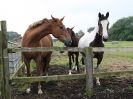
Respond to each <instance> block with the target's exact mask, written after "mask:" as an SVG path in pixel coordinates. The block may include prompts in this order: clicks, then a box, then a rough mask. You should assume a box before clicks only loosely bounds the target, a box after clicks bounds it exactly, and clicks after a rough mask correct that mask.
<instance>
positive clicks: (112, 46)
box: [105, 41, 133, 48]
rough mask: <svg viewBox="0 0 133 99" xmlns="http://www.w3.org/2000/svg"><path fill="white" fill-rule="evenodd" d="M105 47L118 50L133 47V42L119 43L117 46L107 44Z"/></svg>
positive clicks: (110, 43)
mask: <svg viewBox="0 0 133 99" xmlns="http://www.w3.org/2000/svg"><path fill="white" fill-rule="evenodd" d="M105 47H109V48H118V47H133V41H118V43H116V44H112V42H105Z"/></svg>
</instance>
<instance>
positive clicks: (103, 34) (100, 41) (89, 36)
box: [78, 12, 109, 85]
mask: <svg viewBox="0 0 133 99" xmlns="http://www.w3.org/2000/svg"><path fill="white" fill-rule="evenodd" d="M108 17H109V12H107V13H106V16H104V15H103V14H101V13H99V14H98V24H97V26H96V27H95V28H94V30H93V31H92V32H91V33H86V34H85V35H84V36H83V37H81V38H80V40H79V43H78V47H80V48H85V47H104V41H107V39H108V26H109V21H108ZM103 54H104V52H93V58H96V59H97V66H96V70H97V71H98V70H99V65H100V63H101V61H102V59H103ZM82 55H83V58H82V63H84V57H85V55H84V53H82ZM96 80H97V81H96V83H97V84H98V85H100V81H99V77H97V78H96Z"/></svg>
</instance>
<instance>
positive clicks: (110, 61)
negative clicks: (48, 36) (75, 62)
mask: <svg viewBox="0 0 133 99" xmlns="http://www.w3.org/2000/svg"><path fill="white" fill-rule="evenodd" d="M54 46H58V47H63V43H61V42H60V41H56V42H55V43H54ZM105 47H107V48H125V47H133V41H130V42H129V41H119V42H117V43H116V44H112V42H105ZM54 54H57V52H56V53H55V52H54ZM80 57H81V55H80ZM79 61H80V58H79ZM51 64H58V65H61V66H62V65H63V64H64V65H65V66H66V65H68V57H67V54H66V56H63V55H62V54H59V53H58V55H57V56H56V55H54V57H53V59H52V60H51ZM80 65H81V62H80ZM95 66H96V59H94V67H95ZM117 66H118V67H117ZM120 66H122V67H120ZM101 67H102V69H103V70H106V69H108V68H110V69H114V68H117V69H116V70H118V69H124V67H126V69H130V68H131V67H133V52H121V51H119V52H105V53H104V58H103V61H102V63H101Z"/></svg>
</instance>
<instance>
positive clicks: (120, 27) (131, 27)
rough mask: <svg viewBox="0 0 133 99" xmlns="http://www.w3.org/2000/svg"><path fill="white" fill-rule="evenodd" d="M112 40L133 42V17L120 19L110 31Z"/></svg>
mask: <svg viewBox="0 0 133 99" xmlns="http://www.w3.org/2000/svg"><path fill="white" fill-rule="evenodd" d="M109 35H110V36H109V39H110V40H121V41H122V40H123V41H133V16H131V17H127V18H122V19H119V20H118V21H117V22H115V23H114V24H113V25H112V27H111V28H110V30H109Z"/></svg>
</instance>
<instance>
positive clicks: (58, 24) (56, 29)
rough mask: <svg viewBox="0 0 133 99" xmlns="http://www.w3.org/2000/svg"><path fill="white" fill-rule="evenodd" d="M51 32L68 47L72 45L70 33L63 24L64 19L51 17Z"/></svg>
mask: <svg viewBox="0 0 133 99" xmlns="http://www.w3.org/2000/svg"><path fill="white" fill-rule="evenodd" d="M51 18H52V19H51V22H52V24H51V31H52V35H53V36H54V37H56V38H58V39H59V40H60V41H62V42H63V43H64V44H65V45H66V46H70V45H71V42H72V41H71V37H70V34H69V33H68V31H67V29H66V28H65V25H64V24H63V22H62V21H63V19H64V17H63V18H61V19H58V18H54V17H53V16H51Z"/></svg>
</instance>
